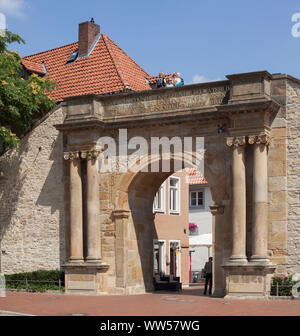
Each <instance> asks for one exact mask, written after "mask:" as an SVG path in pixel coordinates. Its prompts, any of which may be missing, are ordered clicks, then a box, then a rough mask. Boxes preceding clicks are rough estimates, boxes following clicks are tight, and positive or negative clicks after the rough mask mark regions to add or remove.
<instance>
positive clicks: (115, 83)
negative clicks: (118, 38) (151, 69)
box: [22, 34, 150, 101]
mask: <svg viewBox="0 0 300 336" xmlns="http://www.w3.org/2000/svg"><path fill="white" fill-rule="evenodd" d="M77 49H78V43H77V42H76V43H72V44H68V45H65V46H63V47H60V48H55V49H51V50H48V51H45V52H41V53H38V54H35V55H31V56H26V57H24V58H23V59H22V63H23V65H24V66H25V67H26V68H27V69H31V70H30V71H33V70H32V69H34V70H35V72H38V71H37V70H41V68H42V69H43V67H42V63H44V64H45V67H46V69H47V74H46V76H45V77H46V78H50V79H51V80H53V81H55V82H56V83H57V88H56V89H54V91H53V92H52V93H51V96H52V97H53V98H54V99H55V100H57V101H62V100H63V99H64V98H67V97H71V96H80V95H86V94H105V93H110V92H119V91H123V90H125V89H131V90H133V91H142V90H149V89H150V86H149V85H148V84H147V83H146V78H150V76H149V74H148V73H147V72H146V71H145V70H143V69H142V68H141V67H140V66H139V65H138V64H137V63H136V62H135V61H134V60H133V59H132V58H130V57H129V56H128V55H127V54H126V53H125V52H124V51H123V50H122V49H121V48H120V47H119V46H118V45H116V44H115V43H114V42H113V41H112V40H111V39H110V38H109V37H108V36H107V35H106V34H102V35H101V38H100V39H99V41H98V43H97V44H96V46H95V48H94V50H93V51H92V53H91V54H90V56H88V57H82V58H78V59H77V60H76V61H75V62H73V63H68V64H67V60H68V59H69V57H70V55H71V54H72V53H73V52H74V51H75V50H77ZM43 73H45V72H44V69H43Z"/></svg>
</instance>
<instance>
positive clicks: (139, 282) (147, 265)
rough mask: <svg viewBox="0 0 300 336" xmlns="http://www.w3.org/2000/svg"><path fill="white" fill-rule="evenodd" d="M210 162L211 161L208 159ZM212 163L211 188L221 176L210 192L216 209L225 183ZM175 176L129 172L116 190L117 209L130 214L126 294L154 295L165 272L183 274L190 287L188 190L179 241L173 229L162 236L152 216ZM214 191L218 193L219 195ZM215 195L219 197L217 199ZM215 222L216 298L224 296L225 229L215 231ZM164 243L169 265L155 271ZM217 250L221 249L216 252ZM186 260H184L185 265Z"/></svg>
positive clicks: (214, 226) (214, 228) (214, 227)
mask: <svg viewBox="0 0 300 336" xmlns="http://www.w3.org/2000/svg"><path fill="white" fill-rule="evenodd" d="M207 158H208V159H209V155H208V156H207ZM209 162H210V164H211V167H210V169H209V170H207V171H208V174H207V177H206V178H207V181H208V185H209V182H210V180H211V178H212V177H213V176H214V174H215V173H217V174H218V175H217V176H215V177H214V178H213V181H214V184H213V188H211V190H212V204H213V205H215V206H216V205H217V204H220V202H222V200H224V198H223V195H224V192H223V187H224V185H221V184H220V181H223V179H222V176H220V174H219V171H218V169H216V168H215V167H213V166H214V164H215V163H214V162H213V160H212V161H208V163H209ZM172 163H173V164H171V168H172V167H174V160H173V162H172ZM149 170H150V169H149ZM222 170H223V171H222V175H223V176H224V174H225V169H222ZM175 173H178V171H175V170H174V169H171V171H170V172H161V171H160V172H142V171H135V172H133V171H130V172H128V173H126V174H125V175H124V176H123V178H122V179H121V182H120V184H119V186H118V187H117V188H116V189H117V190H118V191H117V195H116V204H115V205H116V209H126V210H127V211H128V213H129V217H128V220H127V232H126V238H125V239H126V243H125V244H126V249H125V248H124V253H126V257H125V259H126V260H127V268H126V281H125V282H124V287H126V288H131V289H130V290H127V291H126V292H127V293H131V292H133V293H134V292H136V290H138V292H140V291H141V290H142V289H144V290H145V291H152V290H153V274H154V272H155V271H158V272H160V271H165V272H168V273H175V274H176V275H179V274H180V276H181V277H182V280H184V282H185V284H188V283H189V226H188V222H189V219H188V218H189V214H188V210H189V209H188V208H189V190H188V191H187V200H186V202H187V204H186V208H187V209H186V211H187V213H186V223H184V224H183V225H181V226H180V228H179V230H181V234H182V238H181V239H176V235H173V234H172V229H173V228H172V227H170V228H169V230H170V235H169V236H167V237H166V236H165V237H162V235H161V232H159V229H158V228H157V226H156V225H155V214H154V212H153V202H154V198H155V195H156V194H157V192H158V190H159V188H160V187H161V185H162V184H163V183H164V181H166V180H167V179H168V180H170V177H171V176H172V175H173V174H175ZM215 191H217V193H216V192H215ZM216 195H218V196H219V197H215V196H216ZM221 217H222V216H221ZM174 218H175V217H174ZM212 222H213V223H212V224H211V225H212V228H213V229H212V231H213V232H212V235H213V239H212V240H213V243H212V245H213V246H212V250H211V254H212V255H213V256H214V259H215V270H214V271H215V274H216V275H217V280H215V281H214V288H215V293H216V295H218V296H219V295H223V294H224V274H223V270H222V268H221V265H222V262H223V255H222V253H223V228H220V225H219V226H218V228H217V230H216V225H215V218H214V217H213V220H212ZM123 225H124V224H123ZM173 231H174V230H173ZM117 232H118V230H117ZM184 237H185V239H184ZM117 240H118V237H117ZM164 240H165V241H166V243H165V246H164V247H162V249H161V251H162V253H165V254H166V263H167V265H165V266H164V267H163V268H162V269H159V267H157V265H156V267H157V269H156V270H155V249H159V248H160V244H159V243H160V242H161V241H164ZM181 240H182V241H181ZM178 241H180V242H179V245H178V244H176V243H177V242H178ZM216 246H218V247H217V248H216ZM178 247H179V250H180V253H181V260H180V261H179V260H178V259H177V262H176V259H174V253H175V254H176V250H178ZM183 251H184V252H183ZM183 259H184V260H185V261H184V262H183ZM157 262H159V261H157ZM178 262H179V263H178ZM183 264H184V267H186V269H187V270H186V271H185V274H183V273H182V265H183ZM179 267H181V270H180V271H179V270H178V268H179ZM116 269H118V266H117V267H116ZM117 278H118V275H117Z"/></svg>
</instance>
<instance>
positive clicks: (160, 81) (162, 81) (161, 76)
mask: <svg viewBox="0 0 300 336" xmlns="http://www.w3.org/2000/svg"><path fill="white" fill-rule="evenodd" d="M156 86H157V88H158V89H160V88H163V87H165V86H166V79H165V74H164V73H163V72H160V73H159V74H158V78H157V80H156Z"/></svg>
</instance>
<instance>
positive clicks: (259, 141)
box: [248, 134, 272, 146]
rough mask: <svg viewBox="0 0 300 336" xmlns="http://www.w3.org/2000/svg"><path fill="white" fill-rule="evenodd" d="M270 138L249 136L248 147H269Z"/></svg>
mask: <svg viewBox="0 0 300 336" xmlns="http://www.w3.org/2000/svg"><path fill="white" fill-rule="evenodd" d="M271 140H272V139H271V136H270V135H268V134H261V135H250V136H249V137H248V143H249V144H250V145H266V146H270V144H271Z"/></svg>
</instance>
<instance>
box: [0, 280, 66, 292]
mask: <svg viewBox="0 0 300 336" xmlns="http://www.w3.org/2000/svg"><path fill="white" fill-rule="evenodd" d="M5 283H6V289H8V290H9V289H12V290H14V289H15V290H25V291H28V292H45V291H47V290H48V291H51V290H55V291H60V292H63V291H64V290H65V282H64V281H62V280H60V279H59V280H57V281H41V280H28V279H23V280H10V279H7V280H6V281H5Z"/></svg>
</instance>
